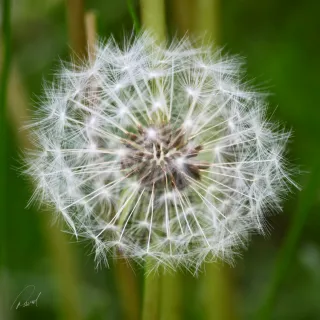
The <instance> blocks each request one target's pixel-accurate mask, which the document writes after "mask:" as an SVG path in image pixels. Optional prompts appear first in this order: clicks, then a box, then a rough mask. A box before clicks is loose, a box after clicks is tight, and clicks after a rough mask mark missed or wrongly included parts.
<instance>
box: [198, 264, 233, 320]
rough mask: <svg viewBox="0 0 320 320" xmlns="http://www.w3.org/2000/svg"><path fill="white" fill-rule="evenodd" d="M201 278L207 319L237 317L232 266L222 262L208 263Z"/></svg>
mask: <svg viewBox="0 0 320 320" xmlns="http://www.w3.org/2000/svg"><path fill="white" fill-rule="evenodd" d="M200 279H201V282H202V297H203V299H202V302H203V311H204V314H205V319H215V320H232V319H237V317H236V310H235V308H234V305H235V303H234V289H233V284H232V275H231V269H230V267H229V266H226V265H225V264H222V263H221V264H220V263H208V264H206V266H205V272H204V274H203V275H202V276H201V277H200Z"/></svg>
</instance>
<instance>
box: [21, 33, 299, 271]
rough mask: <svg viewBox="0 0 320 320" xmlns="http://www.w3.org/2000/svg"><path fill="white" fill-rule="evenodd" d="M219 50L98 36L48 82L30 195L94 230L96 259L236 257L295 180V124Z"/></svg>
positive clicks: (177, 262)
mask: <svg viewBox="0 0 320 320" xmlns="http://www.w3.org/2000/svg"><path fill="white" fill-rule="evenodd" d="M218 56H220V54H212V49H211V48H207V47H200V48H194V47H193V46H192V45H191V44H190V43H189V42H188V40H187V39H184V40H183V41H180V42H179V43H176V44H175V43H173V44H171V46H170V47H169V48H165V47H164V46H159V45H157V44H156V42H155V41H153V39H152V37H151V36H150V35H148V34H146V33H145V34H142V35H140V36H139V37H137V38H136V39H135V40H134V41H133V43H131V44H126V45H125V46H124V48H123V49H121V48H120V47H119V46H118V45H117V44H116V43H115V41H114V40H109V41H108V42H107V43H106V44H102V43H101V44H100V45H99V46H98V47H97V55H96V61H95V62H94V63H93V64H92V65H87V66H84V67H83V68H81V69H78V70H77V71H75V70H74V68H73V70H68V69H67V68H66V67H63V68H62V71H61V73H60V75H59V76H58V80H57V83H56V85H54V86H51V87H49V86H47V87H46V89H45V98H44V99H43V101H42V103H41V106H40V108H39V110H38V115H37V118H36V120H35V121H34V122H33V123H32V124H30V126H31V127H32V128H33V129H34V130H33V132H34V137H35V141H36V144H37V147H38V148H37V150H38V151H36V152H33V154H32V155H30V156H29V163H30V165H29V169H28V170H27V172H28V174H30V175H31V176H32V177H33V179H34V180H35V182H36V183H37V189H36V191H35V195H34V196H33V199H35V198H37V197H38V198H41V200H42V201H45V202H47V203H49V204H51V205H52V206H54V207H55V209H56V211H57V212H60V214H61V216H62V217H63V218H64V219H65V220H66V222H67V224H68V225H69V226H70V227H71V229H72V230H73V232H74V233H75V234H77V235H78V236H83V237H86V238H89V239H92V240H93V242H94V244H95V249H96V258H97V261H98V262H99V261H107V260H106V259H107V257H108V255H109V254H110V255H112V254H115V255H116V254H117V253H118V252H119V251H121V254H122V256H124V257H126V258H132V259H136V260H140V259H141V260H144V259H145V258H146V257H151V258H154V259H155V260H156V261H157V265H165V266H170V267H171V268H176V267H180V266H184V267H187V268H198V267H199V266H200V265H201V264H202V262H203V261H210V260H215V259H224V260H227V261H229V262H230V261H232V258H233V256H234V254H235V253H237V252H238V249H239V247H243V246H244V244H245V243H246V240H247V238H248V236H249V235H250V233H252V232H256V231H259V232H263V230H264V228H263V226H264V221H265V215H266V214H267V213H268V212H269V211H271V210H274V209H279V207H280V198H281V197H282V196H283V195H284V194H285V193H287V192H288V190H289V187H290V185H292V184H294V182H293V181H292V179H291V174H290V171H289V170H288V169H287V165H286V164H287V162H286V160H285V159H284V151H285V144H286V142H287V140H288V137H289V134H287V133H285V132H283V131H280V132H278V131H277V126H276V125H273V124H272V123H270V122H269V121H268V120H267V119H266V117H265V109H266V106H265V103H264V101H263V98H262V97H261V96H260V95H259V94H255V93H253V92H252V90H250V88H247V87H246V85H245V84H242V83H241V81H240V80H241V75H240V73H239V68H240V65H241V63H242V61H239V63H238V64H237V63H236V61H235V59H234V58H232V59H231V60H228V59H224V58H220V57H219V58H218Z"/></svg>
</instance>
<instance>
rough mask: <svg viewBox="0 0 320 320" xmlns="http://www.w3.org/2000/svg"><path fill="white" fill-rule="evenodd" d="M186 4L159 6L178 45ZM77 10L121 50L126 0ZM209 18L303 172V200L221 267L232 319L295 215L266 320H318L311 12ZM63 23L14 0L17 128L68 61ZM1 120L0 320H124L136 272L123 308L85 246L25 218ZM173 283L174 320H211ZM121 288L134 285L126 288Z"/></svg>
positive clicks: (199, 283) (251, 313)
mask: <svg viewBox="0 0 320 320" xmlns="http://www.w3.org/2000/svg"><path fill="white" fill-rule="evenodd" d="M192 2H194V3H196V2H197V0H194V1H192V0H185V1H183V0H170V1H167V3H166V11H167V25H168V33H169V34H170V35H182V34H184V32H185V31H186V30H185V29H186V26H187V25H188V23H189V22H190V21H189V20H188V19H189V18H188V14H190V12H188V5H189V4H192ZM215 2H216V1H215ZM85 7H86V9H87V10H91V9H92V10H94V12H95V13H96V16H97V20H98V33H99V36H101V37H108V36H110V35H111V34H113V35H115V37H116V39H119V40H120V41H121V39H122V37H123V35H124V34H127V33H129V32H131V31H132V19H131V17H130V13H129V10H128V7H127V3H126V1H125V0H118V1H114V0H90V1H86V2H85ZM134 8H135V10H136V11H137V12H139V4H138V1H136V2H134ZM216 8H217V10H218V12H217V13H215V15H214V16H215V17H216V18H217V19H218V22H219V28H218V30H219V32H218V34H219V36H218V39H219V40H218V42H219V44H221V45H223V46H224V47H225V51H226V52H229V53H232V54H240V55H241V56H243V57H245V58H246V67H247V70H248V79H252V78H253V79H254V83H257V84H262V85H261V87H262V88H263V89H264V90H266V91H268V92H271V93H272V95H270V97H269V102H270V108H269V113H270V115H272V118H273V120H279V121H281V122H282V123H284V124H285V126H286V128H288V129H292V130H293V139H292V143H291V144H290V145H289V150H288V157H289V159H290V160H291V162H292V163H293V164H295V165H298V166H299V168H300V169H301V171H303V172H302V173H300V174H298V175H297V176H296V178H295V179H296V181H298V182H299V183H300V185H301V187H302V189H303V190H304V189H305V190H307V191H305V192H303V191H302V192H300V191H297V190H295V191H294V194H292V195H290V196H289V197H288V198H287V199H286V200H285V203H284V210H283V212H282V213H281V214H279V215H275V216H272V217H270V219H269V222H270V228H269V229H270V232H269V234H267V236H266V237H263V236H254V237H252V239H251V242H250V245H249V248H248V250H247V251H245V252H243V255H242V257H241V258H238V259H237V263H236V266H235V267H234V268H230V267H228V266H225V267H224V268H225V269H227V273H228V277H229V280H230V286H231V292H232V297H231V296H230V300H229V301H227V302H226V303H229V304H230V305H229V308H231V309H234V310H235V314H236V315H237V316H236V317H233V318H232V319H259V316H258V315H257V313H256V311H257V309H258V308H259V306H260V305H261V304H262V302H263V299H264V298H265V293H266V291H267V290H268V289H267V288H268V286H269V285H270V283H272V277H273V270H274V267H275V261H276V259H277V256H279V250H280V248H281V246H282V244H283V242H284V240H285V238H286V234H287V232H288V229H289V228H290V224H291V222H292V220H293V216H294V214H295V212H296V210H297V209H298V208H301V205H304V206H305V207H306V208H307V209H305V210H306V211H307V213H308V218H307V220H306V223H305V225H304V228H303V231H302V234H301V237H300V240H299V242H298V244H297V246H296V248H295V252H294V255H293V259H292V260H290V265H289V268H288V269H287V270H285V274H286V277H285V278H284V279H283V283H281V286H280V287H279V291H278V292H277V296H276V301H275V304H274V307H273V312H272V317H271V319H290V320H298V319H301V320H302V319H303V320H308V319H310V320H317V319H320V232H319V230H320V216H319V214H320V213H319V208H320V189H319V182H318V181H316V182H315V183H313V186H312V187H310V188H309V189H308V187H307V184H308V181H309V180H310V179H311V178H312V176H314V175H316V174H317V173H316V172H315V170H316V168H317V167H319V166H320V163H319V162H320V160H319V159H320V106H319V100H318V99H319V95H320V77H319V75H320V39H319V34H320V19H319V12H320V2H319V1H318V0H308V1H295V0H290V1H289V0H282V1H279V0H268V1H265V0H262V1H254V0H227V1H222V0H221V1H220V3H219V5H218V6H217V7H216ZM209 9H210V8H209ZM209 9H208V10H209ZM66 17H67V15H66V5H65V1H62V0H46V1H43V0H16V1H12V14H11V30H12V43H11V48H12V55H11V71H10V76H11V81H10V84H9V88H8V97H7V100H8V104H7V106H8V108H9V109H10V108H12V110H15V111H13V112H18V113H19V110H20V112H21V114H18V118H19V119H20V120H23V119H24V117H25V115H24V114H23V113H22V111H21V110H23V109H24V108H25V106H27V108H28V109H29V111H32V110H33V109H34V108H35V105H36V104H35V101H37V100H38V98H37V96H38V95H40V94H41V88H42V81H43V78H44V79H45V80H51V79H52V78H53V73H54V70H55V68H56V67H57V65H58V62H59V59H63V60H68V59H69V49H70V46H69V44H70V41H69V39H68V30H67V20H66ZM1 107H2V106H1ZM19 107H20V108H21V109H19ZM17 110H18V111H17ZM10 112H11V111H8V114H9V115H8V117H7V119H8V135H7V144H6V148H7V163H6V165H7V170H6V187H5V190H4V192H5V198H6V204H7V208H6V210H5V211H4V212H1V213H0V214H1V215H2V218H3V219H2V221H4V222H5V225H3V226H2V228H1V231H2V233H3V234H2V237H1V242H2V246H1V250H3V253H4V254H5V255H6V266H5V267H2V268H1V270H0V271H1V272H0V276H1V280H0V283H1V289H0V292H1V297H2V298H1V301H0V306H1V310H0V319H4V320H7V319H9V320H10V319H48V320H49V319H126V316H125V314H124V312H123V304H130V303H132V302H133V301H138V307H139V304H140V302H139V300H140V298H141V295H142V289H141V287H142V285H141V284H142V276H143V271H142V270H141V269H139V268H138V269H136V272H135V276H134V280H136V281H137V284H138V293H137V294H136V297H132V296H130V295H129V296H128V297H127V298H126V299H127V300H125V301H124V300H123V298H121V292H122V291H121V290H122V289H121V285H119V283H117V281H116V280H115V279H116V270H115V269H116V268H115V266H114V264H113V263H112V261H111V263H110V268H101V269H99V270H96V269H95V264H94V261H93V256H92V255H90V252H91V248H90V245H89V244H88V243H76V241H75V239H73V238H71V237H70V236H69V235H67V234H63V233H61V232H60V231H59V230H58V229H59V226H55V227H52V226H51V222H52V217H51V215H50V214H49V213H48V212H46V211H45V210H44V209H43V208H42V209H39V208H37V207H35V206H32V207H31V208H26V205H27V203H28V200H29V198H30V197H31V195H32V191H33V186H31V184H30V183H29V182H28V181H27V180H26V179H25V178H24V177H22V176H21V175H20V174H19V170H17V168H19V167H21V161H20V159H21V149H22V148H21V146H20V145H19V144H18V141H19V139H21V133H19V128H17V123H14V122H13V121H11V120H10V119H11V118H12V116H11V115H10ZM18 122H19V121H18ZM22 138H23V133H22ZM306 192H311V193H312V194H314V195H315V196H312V197H310V199H308V200H306V201H307V204H301V203H302V202H303V199H302V198H303V197H304V196H305V193H306ZM311 201H312V203H311ZM302 222H303V221H301V222H300V223H301V224H302ZM301 226H302V225H301ZM129 270H130V269H129ZM181 277H182V278H183V282H182V286H183V290H182V292H183V303H182V309H181V319H200V320H201V319H210V318H208V316H207V315H206V313H205V304H206V303H207V302H206V301H208V299H209V301H210V297H208V296H207V295H208V293H206V292H205V290H204V289H203V283H204V282H205V281H206V280H205V277H206V275H205V274H202V275H200V277H199V278H193V277H192V276H191V275H189V274H183V275H181ZM131 280H132V279H131ZM30 284H31V285H34V286H35V293H34V297H36V296H37V294H38V293H40V292H41V295H40V297H39V299H38V304H37V306H29V307H26V308H19V309H18V310H14V308H12V310H10V306H11V304H12V303H13V302H14V299H15V298H16V297H17V295H18V294H19V293H20V292H21V290H22V289H23V288H25V287H26V286H27V285H30ZM125 285H127V286H131V285H132V284H131V282H130V280H128V281H127V282H125ZM212 286H213V287H214V284H212ZM217 290H220V289H219V287H217ZM218 294H219V292H218ZM8 306H9V308H8ZM132 319H134V318H132ZM212 319H213V318H212ZM217 319H219V318H217ZM230 319H231V318H230Z"/></svg>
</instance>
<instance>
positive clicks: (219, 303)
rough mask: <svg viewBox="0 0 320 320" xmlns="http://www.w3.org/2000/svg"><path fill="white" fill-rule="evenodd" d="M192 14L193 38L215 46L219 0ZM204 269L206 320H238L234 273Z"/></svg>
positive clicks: (214, 266)
mask: <svg viewBox="0 0 320 320" xmlns="http://www.w3.org/2000/svg"><path fill="white" fill-rule="evenodd" d="M190 5H191V4H190ZM192 12H193V23H192V24H191V23H190V24H189V27H190V31H191V34H192V35H194V36H197V37H199V38H200V41H201V42H202V43H204V44H210V43H211V41H212V40H214V42H215V43H216V42H217V40H218V39H219V23H220V19H219V14H220V10H219V0H198V1H196V2H194V3H192ZM205 269H206V271H205V273H204V274H203V275H202V276H201V277H200V279H201V285H202V288H201V289H202V293H203V295H202V296H203V300H202V305H203V311H204V314H205V315H206V319H216V320H231V319H236V318H237V315H236V308H235V301H234V300H235V299H234V296H235V292H234V291H235V290H234V287H233V281H232V269H231V268H230V267H229V266H227V265H225V264H222V263H210V264H206V266H205Z"/></svg>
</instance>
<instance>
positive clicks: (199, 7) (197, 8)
mask: <svg viewBox="0 0 320 320" xmlns="http://www.w3.org/2000/svg"><path fill="white" fill-rule="evenodd" d="M219 7H220V1H219V0H197V1H196V2H195V4H194V11H193V12H194V22H193V29H192V33H193V34H194V35H196V36H198V37H200V39H201V40H202V41H203V42H204V43H210V42H211V41H214V42H215V43H216V42H218V39H219V34H220V30H219V24H220V21H219V12H220V10H219Z"/></svg>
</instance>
